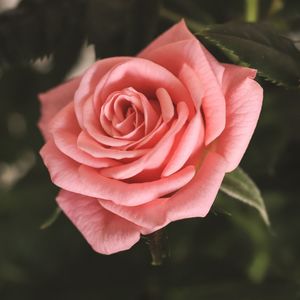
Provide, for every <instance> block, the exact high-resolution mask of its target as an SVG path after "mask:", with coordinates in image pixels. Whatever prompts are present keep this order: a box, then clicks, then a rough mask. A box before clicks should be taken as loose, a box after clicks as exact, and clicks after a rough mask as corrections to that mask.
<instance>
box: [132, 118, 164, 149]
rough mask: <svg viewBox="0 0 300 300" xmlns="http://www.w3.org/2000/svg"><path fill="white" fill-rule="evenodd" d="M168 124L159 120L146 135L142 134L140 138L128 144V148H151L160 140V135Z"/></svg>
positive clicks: (162, 134)
mask: <svg viewBox="0 0 300 300" xmlns="http://www.w3.org/2000/svg"><path fill="white" fill-rule="evenodd" d="M168 129H169V126H168V125H167V124H166V123H161V120H159V121H158V123H157V125H156V127H155V128H154V129H153V130H152V132H150V133H149V134H148V135H146V136H144V137H143V138H142V139H140V140H139V141H136V142H132V143H131V144H129V147H128V148H130V149H132V148H133V149H141V148H149V149H150V148H152V147H154V146H155V145H156V144H157V143H158V142H159V141H160V140H161V137H162V136H164V135H165V133H166V132H167V130H168Z"/></svg>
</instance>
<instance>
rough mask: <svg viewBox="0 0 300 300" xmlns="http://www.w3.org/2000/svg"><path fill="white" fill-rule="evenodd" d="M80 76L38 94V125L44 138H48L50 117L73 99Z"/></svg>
mask: <svg viewBox="0 0 300 300" xmlns="http://www.w3.org/2000/svg"><path fill="white" fill-rule="evenodd" d="M80 80H81V77H77V78H74V79H72V80H70V81H68V82H66V83H63V84H61V85H59V86H58V87H55V88H53V89H52V90H50V91H48V92H46V93H42V94H39V99H40V101H41V118H40V120H39V123H38V126H39V128H40V130H41V132H42V134H43V136H44V138H45V140H48V139H49V137H50V134H49V123H50V121H51V119H52V118H53V117H54V116H55V115H56V113H57V112H59V111H60V110H61V109H62V108H63V107H64V106H66V105H67V104H68V103H69V102H71V101H73V99H74V95H75V92H76V90H77V88H78V86H79V83H80Z"/></svg>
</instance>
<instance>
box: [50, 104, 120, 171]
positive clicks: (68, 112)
mask: <svg viewBox="0 0 300 300" xmlns="http://www.w3.org/2000/svg"><path fill="white" fill-rule="evenodd" d="M49 128H50V132H51V133H52V135H53V140H54V142H55V144H56V146H57V148H58V149H59V150H60V151H61V152H62V153H64V154H65V155H67V156H69V157H70V158H71V159H74V160H75V161H77V162H79V163H82V164H85V165H87V166H90V167H94V168H104V167H109V166H115V165H118V164H120V163H119V162H118V161H115V160H113V159H109V158H95V157H93V156H91V155H89V154H87V153H86V152H84V151H82V150H80V149H78V147H77V138H78V135H79V133H80V132H81V129H80V128H79V126H78V124H77V120H76V116H75V112H74V105H73V102H71V103H69V104H68V105H67V106H65V107H64V108H63V109H62V110H61V111H60V112H59V113H58V114H57V115H56V116H55V117H54V118H53V119H52V121H51V123H50V125H49Z"/></svg>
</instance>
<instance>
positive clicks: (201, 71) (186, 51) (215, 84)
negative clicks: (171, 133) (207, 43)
mask: <svg viewBox="0 0 300 300" xmlns="http://www.w3.org/2000/svg"><path fill="white" fill-rule="evenodd" d="M203 49H204V48H203V47H202V46H201V45H200V43H199V41H198V40H196V39H189V40H184V41H179V42H176V43H172V44H166V45H164V46H162V47H160V48H156V49H153V50H152V51H150V52H147V55H146V58H147V59H149V60H152V61H154V62H155V63H157V64H158V65H161V66H163V67H165V68H166V69H167V70H169V71H170V72H172V73H173V74H174V75H175V76H177V77H179V74H180V72H181V76H183V74H182V70H183V69H182V68H183V66H184V65H188V66H190V68H191V69H192V70H194V71H195V72H196V74H197V76H198V77H199V87H202V88H203V90H202V89H201V90H200V91H199V87H197V85H196V84H190V85H189V86H187V87H188V88H189V89H191V88H195V87H196V88H197V89H196V90H195V91H193V92H192V91H191V90H190V91H189V92H190V94H192V95H193V97H194V98H195V97H196V96H195V95H197V94H199V93H200V94H199V97H200V98H201V96H202V110H203V113H204V118H205V124H206V130H205V144H206V145H208V144H210V143H211V142H212V141H213V140H215V139H216V138H217V137H218V136H219V135H220V134H221V133H222V131H223V130H224V128H225V118H226V111H225V98H224V95H223V92H222V90H221V84H220V83H219V79H220V78H222V76H223V72H224V67H223V66H222V65H221V64H219V68H218V74H217V75H218V76H216V70H215V69H212V66H211V61H209V60H208V59H207V56H206V52H205V51H204V50H203ZM172 99H173V96H172ZM193 105H194V102H193ZM197 105H198V104H197Z"/></svg>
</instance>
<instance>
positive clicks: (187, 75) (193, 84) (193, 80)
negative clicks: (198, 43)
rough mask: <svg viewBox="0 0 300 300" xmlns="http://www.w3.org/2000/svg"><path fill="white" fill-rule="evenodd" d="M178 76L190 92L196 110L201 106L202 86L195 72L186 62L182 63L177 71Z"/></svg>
mask: <svg viewBox="0 0 300 300" xmlns="http://www.w3.org/2000/svg"><path fill="white" fill-rule="evenodd" d="M178 78H179V79H180V80H181V82H182V83H183V84H184V85H185V86H186V87H187V89H188V91H189V92H190V94H191V96H192V99H193V101H194V105H195V107H196V110H199V109H200V107H201V102H202V97H203V91H204V88H203V87H202V83H201V81H200V79H199V77H198V75H197V73H196V72H195V71H194V70H193V69H192V68H191V67H190V66H188V65H187V64H184V65H183V66H182V68H181V70H180V72H179V75H178Z"/></svg>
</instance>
